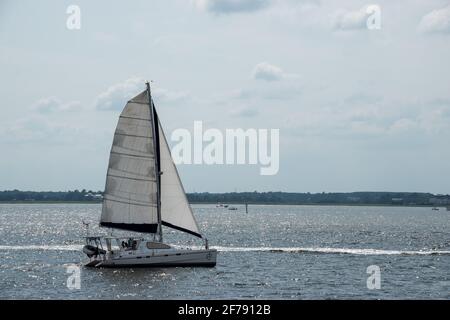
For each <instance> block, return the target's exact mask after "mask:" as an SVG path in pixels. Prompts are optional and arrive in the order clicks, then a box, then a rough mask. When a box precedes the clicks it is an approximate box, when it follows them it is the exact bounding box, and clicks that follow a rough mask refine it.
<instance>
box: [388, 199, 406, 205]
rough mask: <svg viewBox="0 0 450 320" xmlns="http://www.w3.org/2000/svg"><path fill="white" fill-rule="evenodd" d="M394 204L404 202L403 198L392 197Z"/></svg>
mask: <svg viewBox="0 0 450 320" xmlns="http://www.w3.org/2000/svg"><path fill="white" fill-rule="evenodd" d="M391 202H392V204H403V198H392V199H391Z"/></svg>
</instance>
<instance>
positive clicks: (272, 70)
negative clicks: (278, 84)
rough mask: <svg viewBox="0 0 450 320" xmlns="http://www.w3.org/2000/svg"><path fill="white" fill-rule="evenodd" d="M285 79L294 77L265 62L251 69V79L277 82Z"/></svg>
mask: <svg viewBox="0 0 450 320" xmlns="http://www.w3.org/2000/svg"><path fill="white" fill-rule="evenodd" d="M286 77H295V75H294V74H288V73H285V72H284V71H283V70H282V69H281V68H280V67H277V66H274V65H272V64H270V63H267V62H261V63H258V64H257V65H256V66H255V68H254V69H253V79H257V80H265V81H277V80H281V79H283V78H286Z"/></svg>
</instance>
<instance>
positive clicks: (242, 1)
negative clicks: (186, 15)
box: [194, 0, 270, 14]
mask: <svg viewBox="0 0 450 320" xmlns="http://www.w3.org/2000/svg"><path fill="white" fill-rule="evenodd" d="M194 3H195V5H196V6H197V7H198V8H200V9H202V10H205V11H208V12H212V13H216V14H230V13H236V12H252V11H258V10H261V9H263V8H265V7H267V6H268V5H269V4H270V1H269V0H194Z"/></svg>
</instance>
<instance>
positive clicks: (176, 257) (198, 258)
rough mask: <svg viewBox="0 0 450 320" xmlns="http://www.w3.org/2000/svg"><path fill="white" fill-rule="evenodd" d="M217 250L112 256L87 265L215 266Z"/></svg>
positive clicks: (147, 266) (123, 266)
mask: <svg viewBox="0 0 450 320" xmlns="http://www.w3.org/2000/svg"><path fill="white" fill-rule="evenodd" d="M216 259H217V250H215V249H205V250H174V251H173V252H170V253H169V252H168V253H161V254H154V255H138V254H136V255H135V254H130V255H129V256H126V255H122V256H110V257H106V258H105V259H99V260H95V259H93V260H91V261H89V262H88V263H86V264H85V266H86V267H95V268H156V267H214V266H215V265H216Z"/></svg>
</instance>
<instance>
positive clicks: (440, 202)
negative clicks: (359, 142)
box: [0, 189, 450, 207]
mask: <svg viewBox="0 0 450 320" xmlns="http://www.w3.org/2000/svg"><path fill="white" fill-rule="evenodd" d="M186 196H187V198H188V201H189V203H191V204H242V205H244V204H246V203H248V204H249V205H310V206H390V207H399V206H404V207H448V206H450V195H449V194H446V195H445V194H432V193H424V192H366V191H362V192H328V193H326V192H321V193H310V192H304V193H299V192H281V191H275V192H258V191H254V192H228V193H209V192H201V193H198V192H194V193H188V194H186ZM102 200H103V192H102V191H92V190H86V189H83V190H81V191H80V190H73V191H21V190H6V191H0V203H17V204H38V203H47V204H53V203H61V204H62V203H68V204H70V203H73V204H89V203H92V204H96V203H101V202H102Z"/></svg>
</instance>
